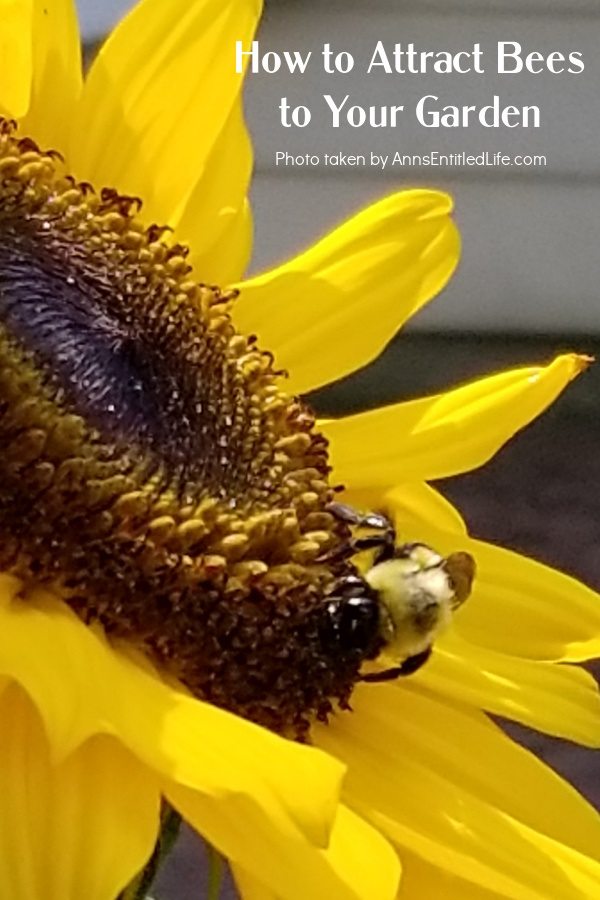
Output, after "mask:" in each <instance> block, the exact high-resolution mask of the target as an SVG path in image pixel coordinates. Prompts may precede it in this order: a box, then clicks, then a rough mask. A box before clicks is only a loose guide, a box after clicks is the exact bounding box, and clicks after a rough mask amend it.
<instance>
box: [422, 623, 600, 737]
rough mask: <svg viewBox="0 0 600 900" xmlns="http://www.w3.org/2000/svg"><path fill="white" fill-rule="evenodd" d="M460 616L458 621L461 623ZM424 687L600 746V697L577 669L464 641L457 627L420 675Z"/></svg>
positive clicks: (550, 731) (527, 723)
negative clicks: (516, 655) (522, 657)
mask: <svg viewBox="0 0 600 900" xmlns="http://www.w3.org/2000/svg"><path fill="white" fill-rule="evenodd" d="M460 617H461V616H460V613H457V616H456V620H457V622H458V621H459V620H460ZM415 677H416V678H417V677H418V679H419V683H420V684H423V685H424V686H425V687H429V688H431V689H432V690H433V691H436V692H438V693H440V694H442V695H446V696H448V697H450V698H452V699H456V700H462V701H464V702H465V703H472V704H473V705H474V706H476V707H481V708H482V709H485V710H487V711H488V712H491V713H496V714H498V715H501V716H505V717H506V718H509V719H514V720H515V721H517V722H522V723H523V724H524V725H529V726H530V727H532V728H536V729H537V730H538V731H545V732H547V733H548V734H553V735H555V736H556V737H562V738H567V739H569V740H572V741H576V742H577V743H579V744H585V745H586V746H588V747H600V693H599V692H598V686H597V684H596V680H595V679H594V678H593V677H592V676H591V675H589V674H588V673H587V672H585V671H584V670H583V669H580V668H578V667H576V666H565V665H560V666H559V665H556V664H555V663H548V662H539V661H537V660H536V661H531V660H526V659H519V658H517V657H515V656H508V655H504V654H502V653H496V652H494V651H492V650H486V649H483V648H481V647H478V646H476V645H474V644H471V643H470V642H469V641H465V640H463V639H461V637H460V634H459V633H458V629H457V628H454V629H452V631H451V632H450V633H448V634H447V635H444V637H443V638H441V639H440V640H439V641H438V643H437V644H436V648H435V651H434V654H433V657H432V658H431V660H430V661H429V663H428V664H427V666H424V667H423V669H422V671H420V672H419V673H418V675H417V676H415Z"/></svg>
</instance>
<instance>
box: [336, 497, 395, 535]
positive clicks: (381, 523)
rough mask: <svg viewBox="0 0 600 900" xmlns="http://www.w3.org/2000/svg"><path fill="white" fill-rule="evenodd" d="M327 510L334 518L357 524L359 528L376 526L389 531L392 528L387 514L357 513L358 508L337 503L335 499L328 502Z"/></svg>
mask: <svg viewBox="0 0 600 900" xmlns="http://www.w3.org/2000/svg"><path fill="white" fill-rule="evenodd" d="M327 511H328V512H330V513H331V514H332V515H333V516H335V517H336V519H340V521H342V522H347V523H348V524H349V525H357V526H358V527H359V528H377V529H379V530H380V531H389V530H390V529H392V528H393V525H392V523H391V522H390V520H389V519H388V517H387V516H383V515H380V514H379V513H359V512H358V510H356V509H354V508H353V507H352V506H347V505H346V504H345V503H337V502H336V501H334V502H333V503H328V504H327Z"/></svg>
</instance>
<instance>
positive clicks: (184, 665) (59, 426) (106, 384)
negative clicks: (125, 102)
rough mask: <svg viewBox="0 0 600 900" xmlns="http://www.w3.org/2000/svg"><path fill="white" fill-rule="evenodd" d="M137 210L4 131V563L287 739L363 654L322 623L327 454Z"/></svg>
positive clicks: (0, 305) (0, 202)
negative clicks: (332, 636)
mask: <svg viewBox="0 0 600 900" xmlns="http://www.w3.org/2000/svg"><path fill="white" fill-rule="evenodd" d="M139 205H140V204H139V201H138V200H137V199H136V198H128V197H123V196H119V195H118V194H117V193H116V192H115V191H112V190H106V189H105V190H103V191H101V192H100V193H99V194H97V193H95V192H94V191H93V190H92V189H91V187H90V186H89V185H87V184H84V183H77V182H76V181H74V179H73V178H71V177H70V176H68V175H67V174H66V173H65V171H64V166H63V163H62V160H61V159H60V158H59V157H58V155H57V154H53V153H43V152H41V151H40V150H39V149H38V148H37V147H36V145H35V144H34V143H33V142H32V141H30V140H28V139H19V137H18V135H17V134H16V129H15V126H14V124H13V123H9V122H2V124H1V127H0V441H1V445H2V463H1V465H0V548H1V549H0V564H1V565H2V567H3V568H4V569H7V568H9V569H11V570H12V571H14V572H16V573H17V574H18V575H19V576H20V577H22V578H23V579H25V580H26V581H31V580H35V581H43V582H46V583H50V584H51V585H52V586H54V587H55V588H57V589H59V590H60V592H61V594H62V595H63V596H64V598H65V599H66V601H67V602H68V603H69V605H70V606H71V607H72V608H73V609H74V610H76V612H77V613H78V614H79V615H80V616H81V617H82V618H83V619H84V620H86V621H90V622H92V621H97V622H100V623H101V624H102V625H103V626H104V628H105V630H106V632H107V633H108V634H109V635H111V636H112V637H116V638H123V639H126V640H128V641H131V642H133V643H134V644H136V645H137V646H141V647H142V648H143V649H144V651H145V652H147V653H149V655H150V656H151V657H152V658H153V659H154V660H155V661H156V662H158V663H159V664H160V665H161V666H163V667H165V668H166V669H167V670H168V671H169V672H171V673H173V674H175V675H176V676H177V677H179V678H180V679H181V680H182V681H183V682H184V683H185V684H186V685H187V686H188V687H189V688H190V689H191V690H192V691H193V692H194V693H195V694H196V695H197V696H199V697H203V698H206V699H208V700H210V701H212V702H214V703H216V704H219V705H221V706H223V707H225V708H228V709H232V710H234V711H235V712H237V713H240V714H242V715H244V716H246V717H248V718H251V719H254V720H255V721H258V722H260V723H262V724H265V725H267V726H269V727H272V728H275V729H278V730H292V731H295V732H296V733H301V732H302V731H303V730H305V729H306V727H307V724H308V722H309V721H310V719H311V718H312V717H314V716H318V717H324V716H326V715H327V714H328V712H329V711H330V710H331V700H332V699H337V700H338V701H340V702H341V703H342V704H344V703H345V702H346V700H347V697H348V695H349V693H350V690H351V688H352V684H353V682H354V680H355V679H356V676H357V669H358V666H359V664H360V660H359V659H357V658H356V657H355V656H353V655H352V654H346V655H344V654H343V653H337V654H336V653H335V652H333V653H332V648H331V647H330V646H329V644H328V642H327V637H326V634H325V632H326V629H324V624H323V619H324V610H325V608H326V603H327V597H328V595H329V594H330V593H331V591H332V590H333V588H334V586H335V584H336V581H337V580H338V579H339V578H340V577H341V576H343V575H344V574H347V573H348V571H351V566H350V564H349V563H346V562H341V563H337V564H336V566H333V565H331V564H330V565H329V566H328V565H326V564H324V563H322V562H319V558H320V557H322V556H323V555H324V554H329V555H330V556H331V555H332V554H333V556H335V551H336V548H337V547H339V546H340V544H342V543H343V542H344V541H345V540H346V539H347V536H348V530H347V526H346V525H344V524H343V523H340V522H338V521H337V520H336V519H335V518H334V517H333V516H332V515H331V514H330V513H329V512H328V511H327V509H326V507H327V504H328V503H329V502H330V501H331V498H332V490H331V488H330V487H329V484H328V472H329V467H328V460H327V445H326V441H325V440H324V438H323V437H322V436H321V435H319V434H318V433H317V432H315V430H314V418H313V416H312V414H311V412H310V410H308V409H307V407H306V406H305V405H304V404H303V403H302V402H300V401H299V400H298V399H296V398H290V397H288V396H287V395H286V394H285V393H284V391H283V390H282V387H281V384H282V378H281V375H280V373H277V372H276V371H275V370H274V368H273V365H272V357H271V355H270V354H268V353H264V352H261V351H260V350H259V349H258V348H257V346H256V339H255V338H254V337H252V336H250V337H244V336H242V335H240V334H238V333H237V332H236V330H235V328H234V326H233V324H232V320H231V318H230V309H231V305H232V303H233V302H234V299H235V293H234V292H222V291H220V290H219V289H218V288H215V287H209V286H206V285H201V284H198V283H197V282H196V281H194V280H193V278H192V277H191V275H190V267H189V265H188V264H187V262H186V248H185V247H182V246H179V245H170V244H169V243H168V242H167V240H166V238H165V236H164V231H165V229H161V228H159V227H157V226H151V227H145V226H144V225H143V224H141V222H140V221H139V219H138V218H137V217H136V216H137V213H138V212H139Z"/></svg>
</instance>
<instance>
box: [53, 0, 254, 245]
mask: <svg viewBox="0 0 600 900" xmlns="http://www.w3.org/2000/svg"><path fill="white" fill-rule="evenodd" d="M260 10H261V2H260V0H231V2H228V3H223V2H222V0H194V2H190V0H169V2H168V3H165V2H164V0H141V2H140V3H138V4H137V5H136V6H135V7H134V8H133V9H132V11H131V12H130V13H129V15H127V16H126V17H125V19H123V21H122V22H121V23H120V24H119V25H118V26H117V27H116V28H115V30H114V31H113V33H112V34H111V36H110V37H109V39H108V40H107V42H106V44H105V45H104V47H103V48H102V50H101V51H100V53H99V54H98V56H97V58H96V60H95V62H94V64H93V66H92V68H91V71H90V73H89V76H88V78H87V79H86V84H85V87H84V91H83V95H82V101H81V104H80V110H79V114H78V116H77V117H76V122H75V128H74V131H73V138H72V141H71V146H70V150H69V162H70V165H71V166H73V167H74V169H75V172H76V174H77V175H78V176H79V177H81V178H85V179H86V180H89V181H92V182H93V183H95V184H96V185H110V186H113V187H116V188H117V189H118V190H120V191H121V192H124V193H126V194H134V195H137V196H139V197H141V198H142V199H143V201H144V208H143V216H144V218H145V220H146V221H155V222H159V223H167V224H170V225H174V224H176V223H177V221H178V220H179V218H180V217H181V215H182V213H183V212H184V210H185V207H186V204H188V202H190V197H191V195H192V192H194V191H195V192H196V194H195V201H194V205H193V219H194V228H195V232H194V234H195V237H194V241H195V242H199V248H200V250H202V249H204V247H205V246H206V247H209V246H210V244H211V242H212V241H213V236H212V232H213V229H215V228H216V229H217V230H218V229H219V228H220V227H221V226H220V224H219V223H218V222H216V221H215V220H214V218H211V216H212V217H214V210H215V205H217V206H218V204H215V196H216V197H218V196H219V195H222V196H223V198H224V205H226V204H228V205H229V204H231V203H233V204H234V205H235V206H236V208H239V207H240V205H241V204H242V203H243V196H244V194H245V180H244V177H242V176H241V174H240V173H247V170H248V167H249V157H248V153H249V151H248V146H247V141H246V136H245V130H244V126H243V122H242V121H241V117H239V116H238V117H233V118H232V110H233V109H234V107H235V104H236V101H237V99H238V97H239V93H240V89H241V86H242V80H243V76H242V75H241V74H236V72H235V55H234V52H235V42H236V41H237V40H241V41H243V42H244V46H245V47H247V46H248V44H249V42H250V41H251V39H252V35H253V33H254V29H255V27H256V24H257V22H258V18H259V15H260ZM232 123H233V124H232ZM226 126H227V128H226ZM234 126H235V127H234ZM224 129H225V132H224ZM223 134H225V136H226V138H227V142H228V146H227V147H225V145H224V143H223V140H222V136H223ZM230 143H233V144H235V146H229V144H230ZM236 147H237V148H238V149H239V151H240V154H241V155H240V159H239V160H238V161H237V162H236V163H235V167H234V170H233V174H232V172H231V171H229V172H228V171H227V170H226V169H224V168H223V167H221V166H219V165H218V156H219V154H220V153H226V154H227V158H228V159H230V157H232V155H233V154H234V151H235V149H236ZM230 178H231V179H232V184H234V185H236V190H237V193H235V196H234V197H233V199H232V189H231V185H230V184H229V183H228V180H229V179H230ZM203 192H206V194H207V197H208V198H209V199H208V203H207V206H206V207H204V205H203V203H202V193H203ZM240 192H241V196H240ZM188 214H189V216H192V211H188ZM197 249H198V248H197Z"/></svg>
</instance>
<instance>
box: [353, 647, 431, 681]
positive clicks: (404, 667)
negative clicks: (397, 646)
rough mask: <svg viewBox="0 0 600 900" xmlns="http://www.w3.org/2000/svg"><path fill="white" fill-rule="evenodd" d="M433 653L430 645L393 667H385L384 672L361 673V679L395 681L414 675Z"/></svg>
mask: <svg viewBox="0 0 600 900" xmlns="http://www.w3.org/2000/svg"><path fill="white" fill-rule="evenodd" d="M431 653H432V648H431V647H428V648H427V649H426V650H422V651H421V653H415V655H414V656H409V657H408V658H407V659H405V660H404V662H403V663H402V664H401V665H399V666H395V667H394V668H393V669H385V670H384V671H383V672H370V673H369V674H367V675H361V677H360V680H361V681H369V682H371V683H373V682H377V681H394V680H395V679H396V678H402V677H404V676H406V675H413V674H414V673H415V672H418V670H419V669H420V668H421V666H422V665H424V664H425V663H426V662H427V660H428V659H429V657H430V656H431Z"/></svg>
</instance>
